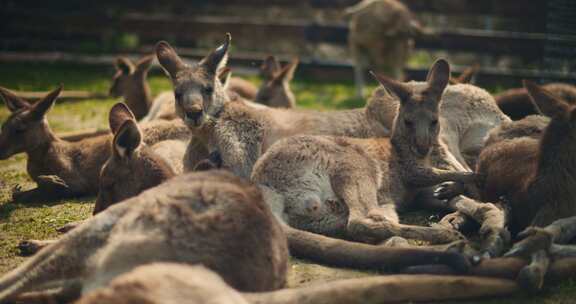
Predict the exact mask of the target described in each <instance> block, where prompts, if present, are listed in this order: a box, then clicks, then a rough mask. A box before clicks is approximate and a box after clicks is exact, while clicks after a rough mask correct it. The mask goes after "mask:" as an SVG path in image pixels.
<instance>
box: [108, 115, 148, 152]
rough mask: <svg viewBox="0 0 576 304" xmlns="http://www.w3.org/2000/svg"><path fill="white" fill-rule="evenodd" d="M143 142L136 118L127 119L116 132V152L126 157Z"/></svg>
mask: <svg viewBox="0 0 576 304" xmlns="http://www.w3.org/2000/svg"><path fill="white" fill-rule="evenodd" d="M140 142H142V135H141V134H140V130H139V129H138V125H137V124H136V122H135V121H134V120H126V121H125V122H124V123H123V124H122V125H121V126H120V127H119V128H118V132H116V133H115V134H114V152H115V154H116V155H118V156H120V157H122V158H124V157H130V156H131V155H132V153H133V152H134V150H136V148H138V146H139V145H140Z"/></svg>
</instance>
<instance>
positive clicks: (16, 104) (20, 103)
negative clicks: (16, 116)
mask: <svg viewBox="0 0 576 304" xmlns="http://www.w3.org/2000/svg"><path fill="white" fill-rule="evenodd" d="M0 96H2V99H4V103H5V104H6V107H8V110H10V112H15V111H18V110H20V109H27V108H30V103H29V102H27V101H26V100H24V99H22V98H20V97H18V96H16V94H14V93H12V92H11V91H10V90H8V89H6V88H3V87H0Z"/></svg>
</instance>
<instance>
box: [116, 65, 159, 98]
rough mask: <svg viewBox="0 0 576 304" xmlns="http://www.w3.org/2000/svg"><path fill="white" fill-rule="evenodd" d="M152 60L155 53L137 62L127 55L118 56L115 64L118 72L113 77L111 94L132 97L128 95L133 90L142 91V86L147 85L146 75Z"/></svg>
mask: <svg viewBox="0 0 576 304" xmlns="http://www.w3.org/2000/svg"><path fill="white" fill-rule="evenodd" d="M152 61H154V56H153V55H150V56H146V57H144V58H142V59H140V60H139V61H138V62H136V64H134V63H132V61H130V59H128V58H126V57H118V58H117V59H116V63H115V64H114V67H115V68H116V74H114V76H113V77H112V86H111V87H110V92H109V94H110V96H112V97H120V96H122V97H124V98H130V97H129V96H128V95H129V94H131V93H132V92H134V91H142V88H143V87H146V83H145V82H146V76H147V75H148V70H150V66H151V65H152Z"/></svg>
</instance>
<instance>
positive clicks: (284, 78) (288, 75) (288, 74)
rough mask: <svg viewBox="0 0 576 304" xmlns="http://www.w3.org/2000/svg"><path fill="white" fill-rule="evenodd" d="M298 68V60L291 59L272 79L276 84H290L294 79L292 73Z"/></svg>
mask: <svg viewBox="0 0 576 304" xmlns="http://www.w3.org/2000/svg"><path fill="white" fill-rule="evenodd" d="M297 67H298V58H294V59H292V61H290V63H289V64H287V65H285V66H284V67H283V68H282V70H281V71H280V72H279V73H278V75H276V76H275V77H274V80H275V81H276V82H290V81H291V80H292V78H294V72H295V71H296V68H297Z"/></svg>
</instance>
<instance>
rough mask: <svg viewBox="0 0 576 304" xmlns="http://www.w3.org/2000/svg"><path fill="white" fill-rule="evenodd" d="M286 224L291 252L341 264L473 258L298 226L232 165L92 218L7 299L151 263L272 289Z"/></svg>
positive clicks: (2, 283) (20, 271)
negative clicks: (277, 215)
mask: <svg viewBox="0 0 576 304" xmlns="http://www.w3.org/2000/svg"><path fill="white" fill-rule="evenodd" d="M282 229H284V230H285V231H286V232H287V235H288V238H289V239H290V250H291V252H292V253H293V254H295V255H300V256H310V257H312V258H314V257H318V256H321V257H322V258H323V259H325V260H331V261H332V263H334V264H348V265H363V266H364V267H372V268H375V267H382V266H384V267H386V266H388V267H390V266H397V267H398V266H409V265H413V264H417V265H421V264H429V263H442V264H447V265H453V266H455V267H457V268H458V269H459V270H460V271H462V270H466V269H467V267H468V266H469V265H468V264H467V261H466V259H465V258H463V257H462V256H461V255H459V254H456V253H449V252H433V251H427V250H417V249H399V248H384V247H383V246H371V245H367V244H360V243H351V242H347V241H343V240H335V239H330V240H328V239H327V238H326V237H322V236H310V235H309V234H308V233H306V232H297V231H296V232H295V231H293V229H290V228H287V227H282V226H281V225H280V224H279V222H278V221H276V220H275V219H274V216H273V215H272V213H271V211H270V209H269V207H268V205H267V204H266V203H265V202H264V201H263V199H262V194H261V193H260V191H259V189H258V187H256V186H255V185H251V184H248V183H246V182H245V181H243V180H241V179H240V178H238V177H236V176H233V175H232V174H230V173H228V172H224V171H208V172H199V173H189V174H185V175H182V176H178V177H175V178H172V179H170V180H169V181H167V182H166V183H163V184H161V185H159V186H157V187H155V188H152V189H150V190H147V191H144V192H142V193H141V194H139V195H138V196H136V197H134V198H131V199H128V200H125V201H123V202H120V203H118V204H116V205H114V206H111V207H110V208H108V209H106V210H104V211H103V212H101V213H99V214H97V215H96V216H94V217H92V218H91V219H89V220H87V221H86V222H85V223H83V224H82V225H80V226H79V227H77V228H76V229H74V230H72V231H71V232H69V233H67V234H66V235H64V236H63V237H62V238H61V239H60V240H58V241H57V242H56V243H54V244H51V245H50V246H48V247H46V248H44V249H42V250H41V251H40V252H38V253H37V254H36V255H35V256H33V257H32V258H31V259H30V260H28V261H26V262H25V263H24V264H22V265H20V266H19V267H17V268H16V269H14V270H13V271H11V272H9V273H8V274H6V275H4V276H3V277H2V278H0V303H3V302H5V301H7V300H9V299H17V296H18V295H19V294H22V293H24V292H26V291H31V290H32V289H34V290H42V289H43V288H44V287H46V288H48V287H54V285H53V283H57V282H59V281H62V280H64V283H63V284H61V285H60V286H62V287H63V289H62V290H61V292H62V293H63V294H60V296H61V297H66V295H68V296H74V295H78V294H80V293H82V294H88V293H89V292H91V291H93V290H96V289H98V288H101V287H104V286H106V285H108V284H109V283H110V282H111V281H112V280H114V279H115V278H116V277H118V276H121V275H122V274H124V273H128V272H130V271H132V270H133V269H134V268H136V267H138V266H141V265H146V264H150V263H154V262H175V263H184V264H203V265H204V266H205V267H207V268H209V269H211V270H213V271H215V272H217V273H218V274H219V275H220V276H221V277H222V279H223V280H224V281H225V282H226V283H227V284H229V285H230V286H231V287H233V288H235V289H237V290H240V291H269V290H275V289H278V288H281V287H283V286H284V285H285V283H286V271H287V261H288V248H287V242H286V236H285V234H284V233H283V232H282ZM320 248H322V249H321V250H320Z"/></svg>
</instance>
